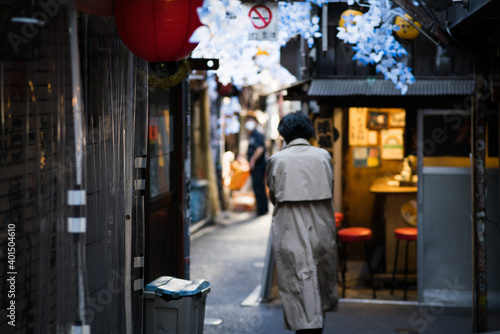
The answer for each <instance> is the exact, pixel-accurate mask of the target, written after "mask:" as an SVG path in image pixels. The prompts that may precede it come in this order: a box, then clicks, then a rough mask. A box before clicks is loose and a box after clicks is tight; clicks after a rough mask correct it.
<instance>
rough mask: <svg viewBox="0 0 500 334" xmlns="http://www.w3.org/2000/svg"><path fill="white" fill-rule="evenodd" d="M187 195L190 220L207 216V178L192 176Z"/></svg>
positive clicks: (196, 220) (198, 219)
mask: <svg viewBox="0 0 500 334" xmlns="http://www.w3.org/2000/svg"><path fill="white" fill-rule="evenodd" d="M189 196H190V197H189V198H190V200H189V206H190V208H191V209H190V214H191V222H192V223H196V222H199V221H201V220H202V219H205V218H207V206H208V180H203V179H195V178H192V179H191V189H190V193H189Z"/></svg>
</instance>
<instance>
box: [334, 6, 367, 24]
mask: <svg viewBox="0 0 500 334" xmlns="http://www.w3.org/2000/svg"><path fill="white" fill-rule="evenodd" d="M351 15H352V16H357V15H363V13H362V12H360V11H359V10H355V9H348V10H346V11H344V12H343V13H342V14H340V20H339V27H342V28H345V27H344V24H345V21H346V20H348V19H349V17H350V16H351Z"/></svg>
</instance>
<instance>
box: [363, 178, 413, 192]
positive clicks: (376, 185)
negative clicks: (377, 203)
mask: <svg viewBox="0 0 500 334" xmlns="http://www.w3.org/2000/svg"><path fill="white" fill-rule="evenodd" d="M391 180H392V177H378V178H377V179H375V182H373V184H372V186H371V187H370V192H371V193H374V194H381V193H385V194H406V193H416V192H417V187H416V186H390V185H388V184H387V182H388V181H391Z"/></svg>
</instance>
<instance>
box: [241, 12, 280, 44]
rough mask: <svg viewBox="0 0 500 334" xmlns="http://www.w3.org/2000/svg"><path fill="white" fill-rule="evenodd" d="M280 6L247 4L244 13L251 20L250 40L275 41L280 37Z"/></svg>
mask: <svg viewBox="0 0 500 334" xmlns="http://www.w3.org/2000/svg"><path fill="white" fill-rule="evenodd" d="M278 8H279V7H278V4H277V3H245V4H243V10H244V12H243V13H246V14H247V15H246V17H248V19H249V20H250V24H249V30H250V31H249V32H248V38H249V39H251V40H268V41H275V40H277V37H278V21H279V15H278Z"/></svg>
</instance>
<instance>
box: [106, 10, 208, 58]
mask: <svg viewBox="0 0 500 334" xmlns="http://www.w3.org/2000/svg"><path fill="white" fill-rule="evenodd" d="M202 3H203V0H141V1H138V0H116V2H115V20H116V28H117V30H118V33H119V34H120V37H121V39H122V40H123V42H124V43H125V45H126V46H127V47H128V48H129V49H130V51H132V52H133V53H134V54H135V55H137V56H139V57H141V58H143V59H145V60H147V61H149V62H163V61H176V60H179V59H182V58H184V57H186V56H187V55H189V54H190V53H191V51H193V50H194V48H196V46H197V45H198V44H197V43H189V38H190V37H191V35H192V34H193V32H194V31H195V30H196V28H198V27H199V26H201V22H200V20H199V18H198V14H197V12H196V8H198V7H200V6H201V5H202Z"/></svg>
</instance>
